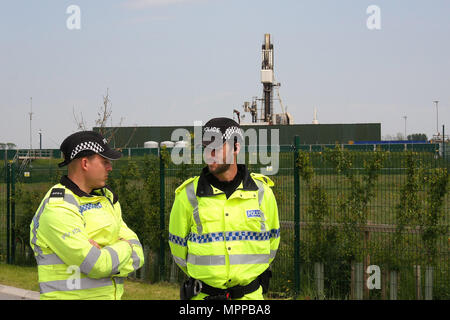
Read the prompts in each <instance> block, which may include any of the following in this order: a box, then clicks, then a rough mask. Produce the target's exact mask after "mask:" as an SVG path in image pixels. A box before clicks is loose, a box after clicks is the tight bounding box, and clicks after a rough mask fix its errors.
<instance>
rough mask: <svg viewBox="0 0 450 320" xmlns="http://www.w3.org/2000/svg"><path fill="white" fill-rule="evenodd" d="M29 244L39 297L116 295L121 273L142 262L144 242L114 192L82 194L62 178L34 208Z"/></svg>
mask: <svg viewBox="0 0 450 320" xmlns="http://www.w3.org/2000/svg"><path fill="white" fill-rule="evenodd" d="M120 238H123V239H126V240H129V241H130V243H131V245H130V244H129V243H128V242H126V241H123V240H119V239H120ZM89 239H92V240H94V241H96V242H97V243H98V244H99V245H100V246H101V248H102V249H98V248H96V247H94V246H93V245H91V244H90V242H89ZM30 243H31V247H32V248H33V250H34V253H35V258H36V261H37V265H38V275H39V288H40V293H41V299H108V300H109V299H120V298H121V296H122V294H123V280H124V277H126V276H127V275H128V274H129V273H130V272H133V271H134V270H137V269H138V268H140V267H141V266H142V265H143V264H144V256H143V252H142V245H141V244H140V242H139V239H138V237H137V236H136V234H135V233H134V232H133V231H132V230H130V229H129V228H128V227H127V226H126V224H125V222H124V221H123V220H122V213H121V209H120V204H119V202H118V201H117V198H116V196H115V195H114V194H113V193H112V191H111V190H109V189H108V187H105V188H102V189H98V190H94V191H93V192H92V193H91V194H86V193H85V192H83V191H82V190H80V189H79V188H78V186H76V185H75V184H74V183H73V182H72V181H71V180H70V179H69V178H68V177H66V176H64V177H62V179H61V182H60V184H57V185H55V186H53V188H51V189H50V190H49V191H48V192H47V194H46V195H45V197H44V199H43V200H42V202H41V204H40V206H39V208H38V210H37V211H36V214H35V216H34V218H33V221H32V223H31V225H30Z"/></svg>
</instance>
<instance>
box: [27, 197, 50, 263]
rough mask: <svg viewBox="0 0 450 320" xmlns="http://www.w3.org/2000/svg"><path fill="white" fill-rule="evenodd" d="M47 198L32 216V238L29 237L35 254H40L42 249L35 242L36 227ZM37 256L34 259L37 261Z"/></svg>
mask: <svg viewBox="0 0 450 320" xmlns="http://www.w3.org/2000/svg"><path fill="white" fill-rule="evenodd" d="M48 199H49V198H47V199H45V200H44V202H43V203H42V205H41V207H40V209H39V212H38V213H37V214H36V215H35V216H34V217H33V239H31V243H32V244H33V245H34V246H33V247H34V248H33V249H34V252H35V253H36V255H37V256H40V255H42V249H41V247H39V246H38V245H37V244H36V242H37V229H38V228H39V219H40V218H41V214H42V212H43V211H44V208H45V206H46V205H47V203H48V201H49V200H48ZM37 259H38V258H37V257H36V261H37Z"/></svg>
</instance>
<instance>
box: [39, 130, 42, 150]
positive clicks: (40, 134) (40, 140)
mask: <svg viewBox="0 0 450 320" xmlns="http://www.w3.org/2000/svg"><path fill="white" fill-rule="evenodd" d="M39 156H40V157H42V130H41V129H39Z"/></svg>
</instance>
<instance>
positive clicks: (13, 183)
mask: <svg viewBox="0 0 450 320" xmlns="http://www.w3.org/2000/svg"><path fill="white" fill-rule="evenodd" d="M15 167H16V166H15V164H14V163H11V178H10V179H11V264H14V263H15V260H16V170H15Z"/></svg>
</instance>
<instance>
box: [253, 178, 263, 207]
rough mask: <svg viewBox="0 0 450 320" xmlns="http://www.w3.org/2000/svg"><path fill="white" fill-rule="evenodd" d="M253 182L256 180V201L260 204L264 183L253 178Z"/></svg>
mask: <svg viewBox="0 0 450 320" xmlns="http://www.w3.org/2000/svg"><path fill="white" fill-rule="evenodd" d="M255 182H256V185H257V186H258V202H259V205H260V206H261V203H262V201H263V198H264V184H263V183H262V182H261V181H259V180H255Z"/></svg>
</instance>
